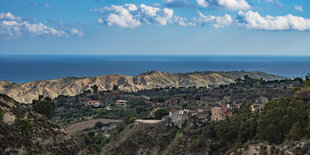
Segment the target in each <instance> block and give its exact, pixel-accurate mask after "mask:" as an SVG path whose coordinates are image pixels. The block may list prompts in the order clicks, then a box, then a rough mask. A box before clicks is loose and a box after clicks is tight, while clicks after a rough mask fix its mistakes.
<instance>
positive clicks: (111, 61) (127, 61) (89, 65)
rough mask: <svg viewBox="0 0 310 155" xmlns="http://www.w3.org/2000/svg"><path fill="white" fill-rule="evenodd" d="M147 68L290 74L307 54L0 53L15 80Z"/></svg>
mask: <svg viewBox="0 0 310 155" xmlns="http://www.w3.org/2000/svg"><path fill="white" fill-rule="evenodd" d="M151 70H157V71H163V72H171V73H178V72H194V71H241V70H243V71H262V72H266V73H271V74H275V75H281V76H286V77H290V78H293V77H303V76H305V75H306V74H307V73H310V56H205V55H203V56H188V55H186V56H185V55H183V56H143V55H134V56H128V55H122V56H119V55H117V56H116V55H115V56H113V55H26V56H25V55H0V80H7V81H12V82H17V83H24V82H28V81H33V80H46V79H55V78H63V77H72V76H98V75H102V74H124V75H138V74H141V73H143V72H146V71H151Z"/></svg>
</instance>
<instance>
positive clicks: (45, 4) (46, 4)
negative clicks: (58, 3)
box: [43, 3, 51, 8]
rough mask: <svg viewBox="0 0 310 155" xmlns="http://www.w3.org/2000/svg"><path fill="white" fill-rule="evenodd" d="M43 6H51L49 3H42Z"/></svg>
mask: <svg viewBox="0 0 310 155" xmlns="http://www.w3.org/2000/svg"><path fill="white" fill-rule="evenodd" d="M43 6H44V7H47V8H49V7H51V5H50V4H48V3H44V4H43Z"/></svg>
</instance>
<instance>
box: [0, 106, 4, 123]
mask: <svg viewBox="0 0 310 155" xmlns="http://www.w3.org/2000/svg"><path fill="white" fill-rule="evenodd" d="M2 117H3V111H2V109H0V121H1V120H2Z"/></svg>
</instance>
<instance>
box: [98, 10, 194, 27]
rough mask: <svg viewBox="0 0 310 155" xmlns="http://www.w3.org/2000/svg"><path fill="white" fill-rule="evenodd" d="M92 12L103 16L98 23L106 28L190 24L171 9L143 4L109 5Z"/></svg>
mask: <svg viewBox="0 0 310 155" xmlns="http://www.w3.org/2000/svg"><path fill="white" fill-rule="evenodd" d="M94 11H96V12H100V13H102V14H103V18H99V19H98V23H99V24H106V25H108V26H119V27H128V28H135V27H139V26H141V25H142V24H149V25H153V24H155V25H167V24H168V23H178V24H180V25H182V26H185V25H191V23H186V21H187V20H185V19H180V18H181V17H180V18H179V17H177V16H175V15H174V12H173V10H172V9H168V8H163V9H160V8H158V7H153V6H147V5H144V4H141V5H139V6H136V5H135V4H124V5H119V6H117V5H111V6H110V7H104V8H99V9H94ZM176 20H177V21H176Z"/></svg>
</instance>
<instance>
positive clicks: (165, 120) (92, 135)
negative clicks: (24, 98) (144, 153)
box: [25, 76, 304, 154]
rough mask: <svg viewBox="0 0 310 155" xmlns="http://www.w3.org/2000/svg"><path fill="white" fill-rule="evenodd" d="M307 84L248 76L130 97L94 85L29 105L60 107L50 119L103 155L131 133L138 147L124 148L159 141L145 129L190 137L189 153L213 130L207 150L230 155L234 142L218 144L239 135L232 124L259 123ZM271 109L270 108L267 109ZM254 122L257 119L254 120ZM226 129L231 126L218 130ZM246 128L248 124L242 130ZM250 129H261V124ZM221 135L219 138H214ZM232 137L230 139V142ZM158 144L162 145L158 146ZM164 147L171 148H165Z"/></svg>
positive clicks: (123, 93) (172, 135)
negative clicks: (267, 111)
mask: <svg viewBox="0 0 310 155" xmlns="http://www.w3.org/2000/svg"><path fill="white" fill-rule="evenodd" d="M303 85H304V82H303V80H301V79H299V78H296V79H286V80H274V81H265V80H262V79H254V78H250V77H248V76H245V77H244V78H242V79H241V78H240V79H236V83H233V84H230V85H220V86H219V87H215V88H206V87H187V88H186V87H181V88H174V87H166V88H157V89H151V90H141V91H138V92H125V91H120V90H118V89H117V86H115V89H114V90H113V91H98V90H97V89H96V88H97V87H96V86H95V85H94V86H93V87H92V89H89V90H86V91H84V92H83V93H81V94H78V95H76V96H63V95H61V96H58V97H57V98H56V99H54V100H51V99H50V98H48V97H47V98H43V96H40V97H39V99H38V100H34V103H32V104H25V105H26V106H27V108H28V109H29V110H35V109H36V107H33V106H34V105H35V104H36V102H38V101H41V100H43V99H44V100H48V102H49V103H50V102H55V103H56V105H55V112H52V113H50V114H52V115H48V116H49V118H50V119H51V120H52V121H53V122H54V123H56V124H57V125H59V126H61V127H63V128H65V130H66V131H67V132H69V133H70V134H72V135H74V137H76V138H77V139H79V140H80V141H82V142H84V143H85V144H86V145H88V146H91V147H93V148H94V149H95V150H96V151H97V152H101V151H103V150H104V151H105V152H109V153H112V152H115V150H114V149H119V147H121V146H119V145H117V144H114V142H115V141H117V139H118V138H119V136H121V135H122V134H125V133H126V132H129V131H130V132H131V129H132V130H134V131H132V132H134V133H130V134H129V133H126V134H129V135H130V136H132V135H134V134H137V137H136V138H135V140H134V141H135V142H134V143H133V142H131V141H127V139H125V141H124V142H126V144H124V145H125V146H127V145H129V146H130V145H135V146H134V147H135V148H137V147H138V148H139V147H143V146H144V145H143V144H144V143H147V142H146V141H145V140H146V137H148V138H147V139H152V138H154V137H153V136H154V133H153V134H152V132H150V133H144V134H142V135H141V132H145V131H142V129H143V128H144V127H146V128H149V130H154V132H158V134H159V135H160V136H159V138H160V137H161V138H164V139H165V138H169V137H170V138H169V139H166V140H164V141H165V143H167V145H168V143H169V144H170V145H172V144H173V145H174V143H179V141H177V142H173V141H175V139H176V138H177V137H178V135H179V134H181V135H182V136H189V139H191V141H190V142H186V141H185V140H182V141H181V142H183V143H190V145H189V146H190V148H186V147H185V148H181V149H185V151H187V152H192V151H193V149H192V147H199V146H200V145H198V144H201V140H198V139H197V137H196V138H195V134H194V135H192V132H193V133H197V134H198V135H199V133H200V132H201V130H207V131H206V133H207V137H208V138H209V141H206V144H204V145H211V144H210V143H211V141H214V143H215V144H217V143H219V144H218V146H217V147H218V148H217V147H215V146H212V145H211V146H209V147H211V148H208V149H209V151H210V150H211V151H212V150H213V151H225V149H224V150H221V149H219V148H221V147H222V145H223V146H227V145H229V142H222V141H218V139H219V138H220V139H225V141H230V139H231V138H229V136H232V135H234V134H237V133H231V132H233V131H234V130H233V129H231V128H230V127H229V124H233V123H231V122H230V121H231V120H235V121H236V122H240V121H246V120H255V121H256V120H257V116H258V115H260V114H263V112H264V109H265V107H266V104H268V103H269V102H272V101H273V99H274V98H279V97H281V96H292V95H293V94H294V93H295V92H296V89H298V88H300V87H302V86H303ZM268 108H269V109H270V107H268V106H267V109H268ZM246 109H248V110H249V111H247V110H246ZM236 117H238V118H236ZM239 117H240V118H239ZM249 117H254V118H251V119H249ZM228 122H230V123H228ZM223 125H228V127H218V126H223ZM237 126H238V127H239V126H240V125H237ZM237 126H236V127H237ZM242 127H247V125H246V126H240V128H242ZM249 127H255V124H254V126H253V125H250V126H249ZM143 130H144V129H143ZM145 130H148V129H145ZM222 130H223V131H222ZM123 132H125V133H123ZM167 134H168V135H167ZM215 134H216V137H214V136H215ZM227 134H228V137H225V135H227ZM138 135H139V136H138ZM165 135H166V136H165ZM149 136H151V137H149ZM210 136H211V137H210ZM200 137H201V135H200ZM251 137H252V138H253V135H252V136H250V137H249V138H251ZM205 138H206V137H205ZM232 140H234V139H232ZM156 141H157V142H156V143H163V140H160V139H158V140H156ZM195 141H197V142H195ZM234 141H235V140H234ZM172 142H173V143H172ZM234 143H235V142H234ZM112 144H113V145H112ZM138 144H139V145H138ZM215 144H214V145H215ZM220 144H221V145H220ZM224 144H225V145H224ZM140 145H142V146H140ZM153 145H155V146H157V144H153ZM201 145H202V144H201ZM129 146H128V147H129ZM106 147H107V148H106ZM130 147H133V146H130ZM174 147H175V148H178V147H176V146H174ZM121 148H122V147H121ZM160 148H161V149H167V148H165V147H163V146H162V145H160ZM122 149H124V148H122ZM110 151H112V152H110ZM132 151H135V149H133V150H132ZM162 151H163V150H162ZM174 151H176V150H174ZM200 151H201V150H200ZM205 151H206V150H205ZM109 153H108V154H109Z"/></svg>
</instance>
